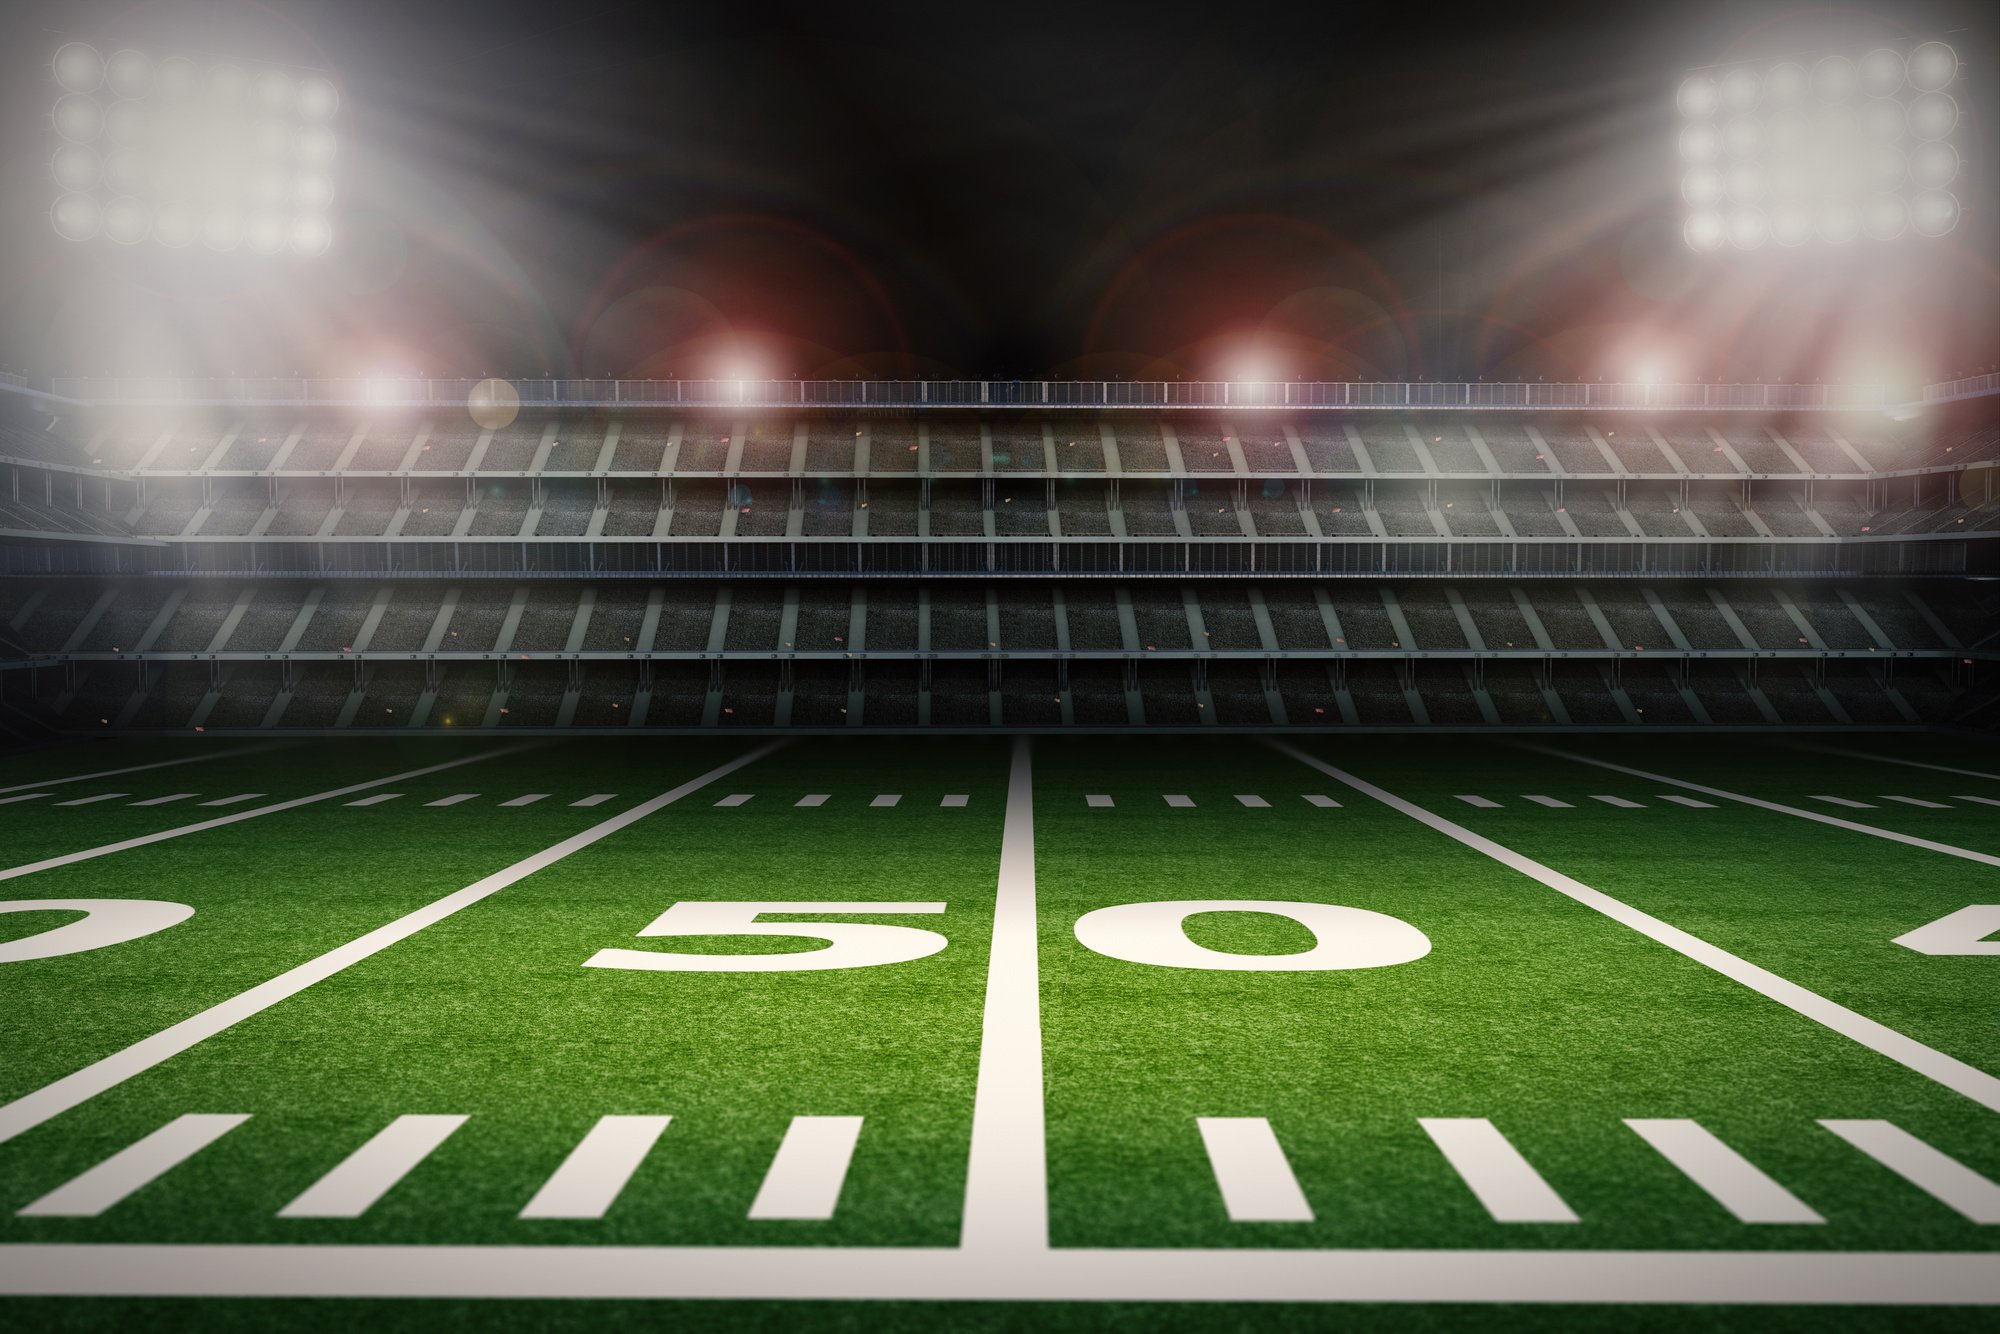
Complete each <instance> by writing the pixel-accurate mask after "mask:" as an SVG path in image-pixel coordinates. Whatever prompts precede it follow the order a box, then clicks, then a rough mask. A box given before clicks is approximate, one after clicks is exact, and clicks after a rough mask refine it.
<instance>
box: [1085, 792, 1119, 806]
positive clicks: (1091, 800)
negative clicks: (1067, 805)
mask: <svg viewBox="0 0 2000 1334" xmlns="http://www.w3.org/2000/svg"><path fill="white" fill-rule="evenodd" d="M1083 804H1084V805H1086V806H1110V805H1114V804H1115V803H1114V802H1113V801H1112V800H1111V798H1110V797H1107V796H1105V795H1104V794H1103V793H1101V792H1099V793H1096V794H1094V795H1091V796H1087V797H1085V798H1084V799H1083Z"/></svg>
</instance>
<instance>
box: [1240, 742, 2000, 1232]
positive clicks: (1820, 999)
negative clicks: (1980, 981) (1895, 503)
mask: <svg viewBox="0 0 2000 1334" xmlns="http://www.w3.org/2000/svg"><path fill="white" fill-rule="evenodd" d="M1271 745H1272V746H1273V747H1275V748H1276V749H1277V750H1279V751H1282V752H1283V753H1284V754H1287V755H1290V756H1291V757H1292V758H1293V759H1295V760H1298V761H1299V762H1300V763H1302V764H1305V765H1308V766H1310V767H1312V768H1314V769H1317V770H1319V771H1320V772H1321V773H1323V774H1325V775H1326V776H1327V777H1329V778H1332V779H1336V780H1338V781H1340V782H1342V783H1345V784H1347V785H1348V786H1349V787H1351V788H1353V789H1354V790H1355V791H1356V792H1360V793H1364V794H1365V795H1367V796H1370V797H1373V798H1375V800H1377V801H1379V802H1381V803H1382V804H1383V805H1385V806H1387V807H1389V808H1390V809H1391V810H1395V811H1400V812H1402V813H1403V814H1404V815H1407V816H1409V817H1410V818H1411V819H1412V820H1416V821H1418V822H1419V823H1422V824H1426V825H1429V826H1430V827H1431V828H1432V829H1435V830H1437V832H1439V833H1440V834H1443V835H1444V836H1445V837H1447V838H1450V839H1454V840H1456V841H1458V842H1459V843H1462V844H1464V845H1465V846H1466V847H1468V848H1471V849H1472V850H1473V851H1475V852H1480V853H1484V854H1485V855H1486V856H1488V857H1491V858H1492V859H1493V860H1494V861H1497V862H1499V863H1500V864H1501V865H1502V866H1506V867H1508V868H1510V869H1512V870H1515V871H1519V872H1520V873H1521V874H1522V875H1525V876H1527V877H1528V878H1529V879H1531V880H1536V881H1539V882H1541V883H1542V884H1544V885H1547V886H1548V887H1549V888H1550V889H1553V890H1555V891H1556V892H1557V893H1558V894H1562V895H1564V896H1566V897H1568V898H1571V899H1574V900H1576V901H1577V902H1578V903H1581V904H1582V905H1584V906H1585V907H1586V908H1591V909H1594V910H1595V911H1597V912H1600V913H1602V914H1604V915H1605V916H1606V917H1609V918H1610V919H1611V920H1612V921H1614V922H1617V923H1619V924H1621V925H1623V926H1628V927H1630V928H1632V929H1633V930H1634V931H1637V932H1638V933H1639V934H1640V935H1642V936H1645V937H1647V938H1648V939H1649V940H1653V941H1655V942H1657V943H1659V944H1661V945H1665V946H1666V947H1667V948H1668V949H1670V950H1672V951H1674V952H1675V953H1676V954H1681V955H1684V956H1686V957H1687V958H1690V959H1693V960H1694V961H1695V962H1696V963H1699V964H1702V965H1703V966H1705V967H1707V968H1711V969H1713V970H1715V971H1716V972H1718V973H1720V974H1722V975H1723V976H1724V977H1726V978H1728V979H1730V980H1731V981H1732V982H1739V983H1741V984H1742V985H1744V986H1746V987H1748V988H1750V989H1751V990H1752V991H1755V992H1756V993H1757V994H1759V995H1761V996H1764V997H1766V998H1768V999H1770V1000H1774V1001H1776V1002H1777V1003H1778V1004H1780V1005H1782V1006H1784V1007H1785V1008H1786V1009H1788V1010H1791V1011H1793V1012H1794V1013H1796V1014H1799V1015H1802V1016H1804V1017H1805V1018H1807V1019H1810V1020H1812V1021H1813V1022H1814V1023H1816V1024H1819V1025H1821V1026H1823V1027H1825V1028H1828V1029H1831V1030H1832V1031H1833V1032H1835V1033H1838V1034H1840V1035H1841V1036H1842V1037H1844V1038H1848V1039H1851V1040H1852V1041H1854V1042H1858V1043H1860V1044H1861V1045H1862V1046H1864V1047H1866V1048H1868V1049H1869V1050H1870V1051H1873V1052H1876V1053H1878V1054H1880V1055H1882V1056H1886V1057H1888V1058H1889V1059H1890V1060H1892V1061H1894V1062H1896V1063H1897V1064H1898V1065H1901V1066H1903V1067H1905V1068H1906V1069H1909V1070H1912V1071H1914V1072H1916V1073H1917V1074H1920V1075H1922V1076H1923V1077H1924V1078H1926V1079H1929V1080H1933V1081H1935V1082H1936V1083H1938V1084H1941V1085H1943V1086H1944V1087H1945V1088H1948V1089H1950V1090H1951V1091H1952V1092H1954V1093H1959V1094H1963V1095H1964V1096H1966V1097H1968V1098H1970V1099H1972V1100H1973V1101H1974V1102H1976V1103H1978V1104H1979V1105H1980V1106H1982V1107H1984V1108H1986V1109H1987V1110H1988V1111H1995V1112H2000V1076H1994V1075H1990V1074H1987V1073H1986V1072H1985V1071H1984V1070H1980V1069H1978V1068H1976V1067H1974V1066H1970V1065H1967V1064H1966V1063H1965V1062H1964V1061H1961V1060H1959V1059H1957V1058H1956V1057H1952V1056H1947V1055H1945V1054H1944V1053H1943V1052H1941V1051H1938V1050H1937V1049H1935V1048H1933V1047H1927V1046H1925V1045H1924V1044H1923V1043H1921V1042H1918V1041H1917V1040H1916V1039H1915V1038H1912V1037H1907V1036H1905V1035H1904V1034H1902V1033H1898V1032H1897V1031H1896V1030H1895V1029H1893V1028H1890V1027H1889V1026H1888V1025H1887V1024H1881V1023H1877V1022H1876V1021H1875V1020H1873V1019H1870V1018H1869V1017H1868V1016H1866V1015H1864V1014H1857V1013H1856V1012H1854V1011H1853V1010H1850V1009H1848V1008H1847V1007H1846V1006H1844V1005H1841V1004H1838V1003H1837V1002H1834V1001H1830V1000H1828V999H1827V998H1826V997H1824V996H1822V995H1820V994H1818V993H1817V992H1814V991H1809V990H1807V989H1806V988H1804V987H1802V986H1800V985H1799V984H1798V983H1796V982H1788V981H1786V980H1785V979H1784V978H1782V977H1779V976H1778V975H1777V974H1776V973H1773V972H1771V971H1770V970H1769V969H1766V968H1760V967H1758V966H1757V965H1756V964H1754V963H1751V962H1750V961H1749V960H1748V959H1742V958H1738V957H1737V956H1736V955H1734V954H1731V953H1730V952H1729V951H1728V950H1725V949H1722V948H1720V947H1719V946H1715V945H1711V944H1709V943H1708V942H1707V941H1705V940H1703V939H1701V937H1699V936H1696V935H1693V934H1692V933H1690V932H1687V931H1683V930H1681V929H1680V928H1679V927H1677V926H1673V925H1670V924H1669V923H1666V922H1663V921H1661V920H1660V919H1659V918H1657V917H1655V916H1653V915H1652V914H1651V913H1647V912H1641V911H1640V910H1639V909H1637V908H1634V907H1633V906H1632V905H1631V904H1629V903H1625V902H1623V901H1622V900H1619V899H1615V898H1613V897H1612V896H1611V895H1609V894H1606V893H1605V892H1604V891H1602V890H1599V889H1592V888H1591V887H1590V886H1589V885H1586V884H1584V883H1583V882H1582V881H1580V880H1572V879H1571V878H1570V877H1569V876H1566V875H1564V874H1563V873H1562V872H1560V871H1556V870H1552V869H1551V868H1549V867H1547V866H1544V865H1542V864H1541V863H1540V862H1538V861H1536V860H1534V859H1533V858H1532V857H1528V856H1524V855H1523V854H1521V853H1518V852H1516V851H1514V850H1513V849H1512V848H1509V847H1504V846H1502V845H1501V844H1499V843H1496V842H1494V841H1493V840H1492V839H1490V838H1487V837H1486V836H1484V835H1483V834H1475V833H1473V832H1472V831H1471V830H1470V829H1467V828H1465V827H1464V826H1463V825H1459V824H1454V823H1453V822H1452V821H1450V820H1447V819H1445V818H1444V817H1443V816H1442V815H1438V814H1435V813H1434V812H1431V811H1428V810H1425V809H1424V808H1423V807H1422V806H1419V805H1417V804H1415V803H1414V802H1410V801H1405V800H1404V799H1403V798H1401V797H1399V796H1397V795H1396V794H1395V793H1393V792H1388V791H1385V790H1384V789H1382V788H1379V787H1376V786H1375V785H1374V784H1373V783H1370V782H1368V781H1367V780H1365V779H1361V778H1357V777H1355V776H1354V775H1353V774H1350V773H1348V772H1346V771H1345V770H1343V769H1336V768H1335V767H1334V766H1332V765H1330V764H1328V763H1326V762H1325V761H1324V760H1319V759H1315V758H1314V757H1313V756H1311V755H1308V754H1306V753H1305V752H1304V751H1302V750H1300V749H1298V748H1297V747H1295V746H1292V745H1288V744H1286V743H1285V742H1282V741H1274V742H1272V743H1271ZM1551 753H1554V754H1560V753H1561V752H1551ZM1565 758H1567V757H1565ZM1593 763H1595V761H1593ZM1610 767H1612V768H1616V767H1618V766H1616V765H1613V766H1610ZM1641 776H1642V777H1650V778H1659V775H1657V774H1647V775H1641ZM1661 781H1663V782H1669V783H1672V782H1676V781H1678V780H1674V779H1662V780H1661ZM1697 790H1698V791H1704V792H1709V793H1711V794H1712V795H1717V796H1724V797H1727V796H1730V795H1731V794H1730V793H1727V792H1716V791H1715V789H1713V788H1699V789H1697ZM1755 804H1758V805H1763V804H1765V803H1762V802H1758V803H1755ZM1799 813H1800V814H1810V812H1803V811H1802V812H1799ZM1813 818H1814V819H1826V818H1828V817H1825V816H1814V817H1813ZM1834 823H1837V824H1845V823H1846V821H1844V820H1843V821H1835V822H1834ZM1859 827H1860V828H1864V829H1865V828H1866V826H1859ZM1884 832H1886V831H1884ZM1911 841H1913V842H1921V840H1911ZM1996 1268H2000V1266H1996Z"/></svg>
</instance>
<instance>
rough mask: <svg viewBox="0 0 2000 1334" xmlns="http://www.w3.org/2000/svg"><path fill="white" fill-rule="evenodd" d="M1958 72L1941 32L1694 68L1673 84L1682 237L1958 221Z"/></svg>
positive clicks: (1739, 239) (1785, 237)
mask: <svg viewBox="0 0 2000 1334" xmlns="http://www.w3.org/2000/svg"><path fill="white" fill-rule="evenodd" d="M1957 83H1958V53H1957V52H1955V51H1954V50H1952V48H1951V47H1949V46H1947V45H1946V44H1945V43H1943V42H1936V41H1932V42H1923V43H1921V44H1919V45H1917V46H1915V47H1913V48H1911V49H1910V50H1909V51H1908V52H1904V51H1902V50H1898V49H1896V48H1895V47H1889V46H1882V47H1877V48H1875V49H1874V50H1872V51H1868V52H1865V53H1863V54H1862V55H1860V56H1859V57H1850V56H1848V55H1845V54H1838V53H1836V54H1832V55H1827V56H1824V57H1822V58H1820V59H1818V60H1816V61H1814V62H1812V63H1811V64H1810V66H1808V65H1807V64H1806V63H1804V62H1801V61H1796V60H1790V59H1785V60H1775V61H1762V62H1755V63H1750V64H1740V65H1729V66H1724V67H1722V68H1720V69H1715V70H1698V71H1696V72H1695V73H1693V74H1690V75H1689V76H1688V77H1687V78H1686V79H1684V80H1682V82H1681V85H1680V88H1679V90H1678V92H1677V93H1676V94H1675V98H1674V102H1675V106H1676V108H1677V109H1678V110H1679V111H1680V138H1679V145H1678V146H1679V153H1680V171H1681V178H1680V194H1681V201H1682V205H1683V211H1682V217H1681V236H1682V238H1683V239H1684V240H1685V241H1686V242H1687V244H1688V247H1689V248H1690V249H1692V250H1695V251H1699V252H1702V253H1710V252H1714V251H1718V250H1722V249H1724V248H1726V247H1727V248H1734V249H1737V250H1757V249H1760V248H1762V247H1764V246H1766V245H1774V246H1784V247H1790V246H1801V245H1804V244H1806V243H1807V242H1808V241H1815V240H1817V241H1818V242H1820V243H1822V244H1826V245H1844V244H1846V243H1847V242H1850V241H1853V240H1855V239H1856V238H1858V237H1864V236H1865V237H1868V238H1871V239H1873V240H1878V241H1891V240H1895V239H1896V238H1897V237H1900V236H1904V235H1907V234H1912V233H1913V234H1915V235H1917V236H1927V237H1937V236H1943V235H1945V234H1947V233H1949V232H1950V231H1952V230H1953V229H1954V228H1955V227H1957V226H1958V220H1959V203H1958V197H1957V196H1956V195H1955V194H1953V193H1952V191H1951V186H1952V185H1953V183H1954V182H1955V181H1957V179H1958V177H1959V173H1960V161H1959V151H1958V145H1957V142H1956V139H1957V132H1958V125H1959V109H1958V103H1957V101H1956V100H1955V98H1954V97H1953V95H1952V94H1953V90H1954V88H1955V86H1956V84H1957Z"/></svg>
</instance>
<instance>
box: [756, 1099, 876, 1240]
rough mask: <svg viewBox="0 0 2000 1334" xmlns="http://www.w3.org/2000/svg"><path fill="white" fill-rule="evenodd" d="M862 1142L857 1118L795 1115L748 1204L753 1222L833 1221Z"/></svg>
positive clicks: (859, 1121)
mask: <svg viewBox="0 0 2000 1334" xmlns="http://www.w3.org/2000/svg"><path fill="white" fill-rule="evenodd" d="M860 1138H861V1118H860V1117H858V1116H795V1117H793V1118H792V1123H791V1125H790V1126H788V1127H786V1129H785V1138H784V1140H783V1141H782V1142H781V1143H780V1144H779V1145H778V1153H777V1156H776V1157H774V1158H772V1159H771V1170H770V1171H768V1172H766V1173H765V1174H764V1184H763V1185H761V1186H759V1187H758V1188H757V1198H756V1199H754V1200H752V1201H751V1202H750V1217H752V1218H805V1219H825V1218H831V1217H833V1211H834V1208H835V1207H836V1206H837V1205H839V1203H840V1188H841V1187H842V1186H843V1185H845V1184H846V1182H847V1165H848V1164H849V1163H850V1162H852V1161H853V1159H854V1144H855V1141H856V1140H858V1139H860Z"/></svg>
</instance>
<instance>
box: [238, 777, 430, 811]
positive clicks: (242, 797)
mask: <svg viewBox="0 0 2000 1334" xmlns="http://www.w3.org/2000/svg"><path fill="white" fill-rule="evenodd" d="M401 776H402V775H400V774H399V775H397V777H401ZM391 781H394V780H391ZM263 795H264V794H263V793H262V792H238V793H237V794H236V795H235V796H233V797H217V798H216V799H215V800H214V801H204V802H202V803H201V804H202V805H203V806H234V805H236V804H237V803H239V802H245V801H255V800H257V798H259V797H261V796H263Z"/></svg>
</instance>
